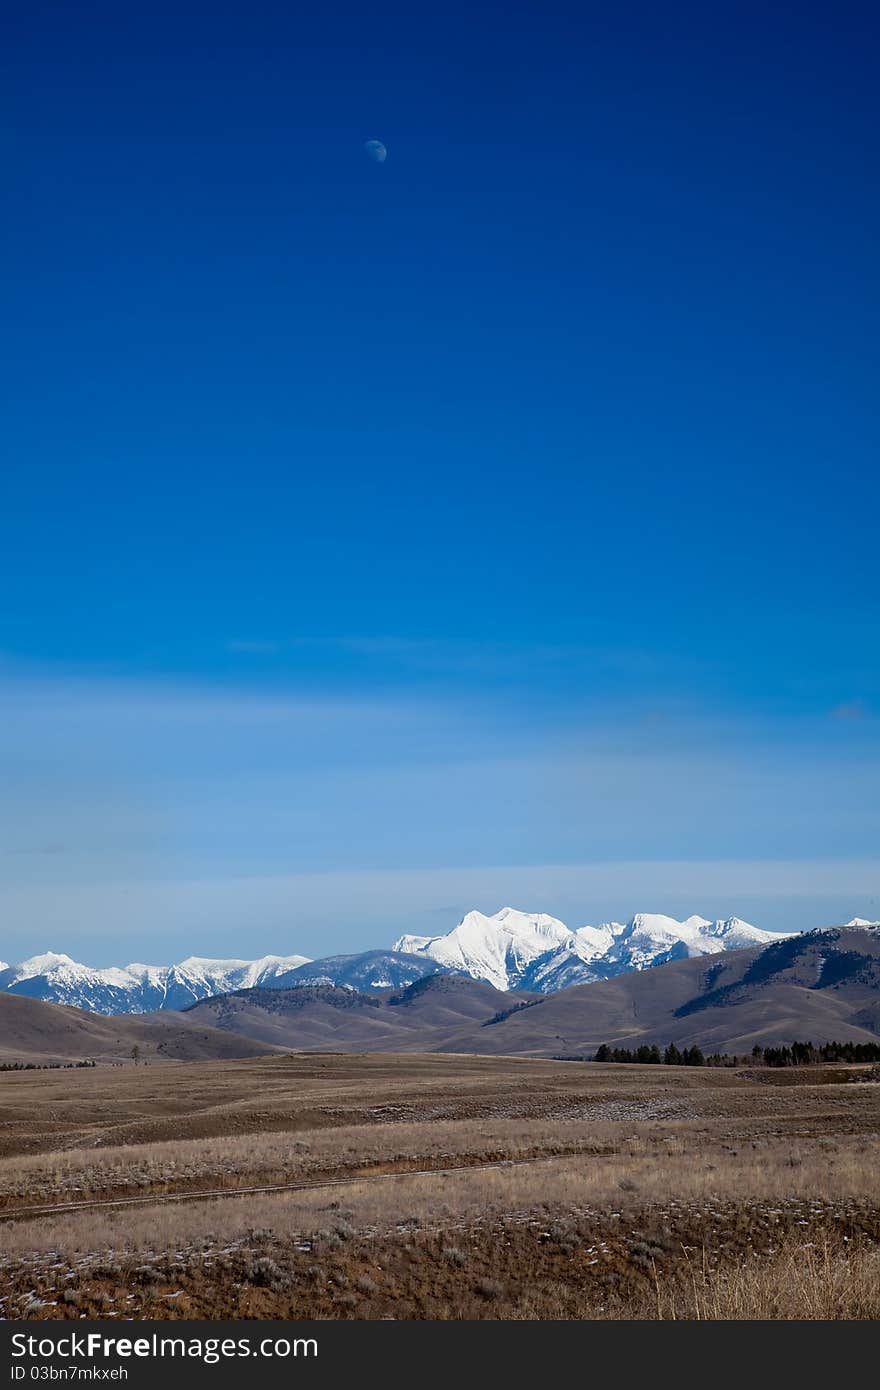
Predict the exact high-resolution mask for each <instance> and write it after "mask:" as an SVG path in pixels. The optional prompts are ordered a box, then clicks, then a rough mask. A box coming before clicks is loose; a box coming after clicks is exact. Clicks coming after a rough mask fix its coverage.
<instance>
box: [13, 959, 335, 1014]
mask: <svg viewBox="0 0 880 1390" xmlns="http://www.w3.org/2000/svg"><path fill="white" fill-rule="evenodd" d="M307 959H308V958H307V957H306V956H263V957H262V958H261V959H260V960H256V961H248V960H237V959H235V960H211V959H208V958H205V957H201V956H189V957H188V958H187V959H186V960H184V961H181V962H180V964H179V965H143V964H141V963H139V962H135V963H133V964H131V965H126V966H107V967H105V968H103V969H100V970H96V969H93V968H92V967H91V966H88V965H80V964H79V962H78V961H75V960H72V959H71V957H70V956H66V955H62V954H60V953H59V952H57V951H45V952H43V954H42V955H37V956H31V957H30V959H29V960H25V961H22V962H21V963H20V964H19V965H15V966H8V967H6V968H5V969H2V971H0V988H2V989H7V990H9V991H10V993H12V994H25V995H29V996H30V997H32V998H36V999H46V1000H48V1001H49V1002H51V1003H53V1004H69V1005H72V1006H73V1007H75V1008H79V1009H88V1010H91V1011H92V1012H95V1013H107V1014H120V1013H150V1012H152V1011H153V1010H155V1009H186V1008H188V1007H189V1006H190V1004H195V1003H197V1002H198V1000H200V999H206V998H208V997H209V996H211V995H215V994H225V993H228V992H229V991H230V990H234V989H250V988H252V987H253V986H254V985H257V984H264V983H267V982H268V981H270V980H272V979H274V978H275V977H276V976H278V975H283V974H284V973H285V972H287V971H289V970H294V969H296V967H297V966H300V965H304V964H306V962H307Z"/></svg>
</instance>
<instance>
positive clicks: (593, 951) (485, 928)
mask: <svg viewBox="0 0 880 1390" xmlns="http://www.w3.org/2000/svg"><path fill="white" fill-rule="evenodd" d="M780 939H781V937H780V935H779V934H778V933H776V932H768V931H762V930H761V929H760V928H759V927H753V926H752V925H751V924H750V923H749V922H743V921H741V920H740V918H738V917H729V918H727V919H726V920H719V921H715V922H710V921H709V919H708V918H706V917H687V918H686V919H685V920H684V921H683V922H679V921H677V920H676V919H675V918H674V917H663V916H660V915H658V914H656V913H648V912H638V913H636V915H635V917H632V918H630V920H629V921H628V922H603V923H602V924H601V925H600V926H598V927H578V928H577V929H576V930H574V931H573V930H571V928H569V927H567V926H566V925H565V923H564V922H560V921H559V920H558V919H557V918H555V917H548V916H547V915H546V913H543V912H517V911H516V909H515V908H512V907H503V908H502V909H501V911H500V912H496V913H495V914H494V916H491V917H487V916H485V915H484V914H483V913H482V912H469V913H468V914H467V916H466V917H463V918H462V920H461V921H460V922H459V924H458V926H457V927H456V928H455V929H454V930H453V931H451V932H449V933H448V934H447V935H446V936H434V937H427V936H402V937H401V938H400V939H399V940H398V941H396V942H395V950H397V951H407V952H409V953H410V954H412V955H424V956H430V958H431V959H432V960H435V961H439V962H440V963H441V964H442V965H445V966H447V968H449V969H451V970H457V971H459V972H462V973H464V974H466V975H471V976H472V977H473V978H474V979H476V980H487V981H488V982H489V984H492V985H494V986H495V988H496V989H505V990H510V989H529V990H538V991H539V992H540V993H542V994H550V993H553V992H554V991H555V990H558V989H566V988H567V987H568V986H569V985H582V984H587V983H589V982H590V981H592V980H607V979H609V978H610V977H611V976H612V975H621V974H623V972H624V971H627V970H644V969H646V968H647V967H648V966H652V965H662V964H664V963H665V962H666V961H669V960H680V959H682V958H683V957H686V956H702V955H715V954H717V953H718V952H719V951H735V950H737V949H738V948H739V947H742V946H766V945H769V944H770V943H771V942H773V941H779V940H780Z"/></svg>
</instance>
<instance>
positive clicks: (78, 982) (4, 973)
mask: <svg viewBox="0 0 880 1390" xmlns="http://www.w3.org/2000/svg"><path fill="white" fill-rule="evenodd" d="M848 925H850V926H852V927H854V928H855V927H865V926H869V925H871V924H870V923H869V921H868V919H866V918H854V919H853V920H852V922H851V923H850V924H848ZM790 935H792V934H790V933H785V934H783V933H774V932H767V931H764V930H762V929H761V928H759V927H755V926H752V924H751V923H748V922H744V921H743V920H742V919H740V918H738V917H729V918H723V919H722V918H719V919H716V920H715V921H711V920H710V919H709V918H706V917H700V916H696V915H694V916H690V917H687V918H685V919H684V920H682V921H678V920H677V919H675V918H673V917H668V916H664V915H662V914H659V913H643V912H642V913H636V914H635V915H634V916H633V917H631V918H630V919H629V921H628V922H625V923H623V922H606V923H602V924H600V925H599V926H595V927H594V926H582V927H577V928H574V929H572V928H569V927H568V926H566V924H565V923H564V922H562V921H560V919H559V918H556V917H552V916H550V915H549V914H548V913H528V912H522V911H520V910H518V909H516V908H511V907H505V908H501V909H500V910H499V911H498V912H496V913H494V914H493V915H491V916H488V915H486V914H484V913H481V912H478V911H476V910H474V911H471V912H468V913H466V914H465V915H464V917H463V918H462V919H461V921H460V922H459V923H458V925H457V926H456V927H454V928H453V929H452V930H451V931H449V932H447V933H445V934H443V935H438V936H416V935H410V934H406V935H404V936H401V937H399V938H398V940H397V941H396V942H395V944H394V947H393V948H392V949H390V950H383V949H379V950H371V951H363V952H359V953H354V954H350V955H337V956H326V957H322V958H321V959H319V960H316V961H312V960H309V958H308V957H306V956H303V955H289V956H279V955H265V956H261V957H259V958H258V959H256V960H244V959H240V958H238V957H233V958H229V959H225V958H219V959H214V958H211V957H204V956H187V957H186V958H185V959H183V960H182V961H180V962H178V963H177V964H175V965H169V966H163V965H145V964H142V963H131V964H129V965H126V966H106V967H101V968H94V967H91V966H86V965H82V964H80V963H79V962H77V961H75V960H73V959H72V958H71V957H70V956H68V955H65V954H64V953H62V952H56V951H47V952H43V953H42V954H38V955H34V956H31V957H29V958H28V959H27V960H25V961H22V962H19V964H17V965H9V966H2V967H0V994H2V993H3V992H7V993H10V994H16V995H22V996H25V997H29V998H34V999H41V1000H43V1001H44V1002H49V1003H56V1004H67V1005H70V1006H72V1007H75V1008H83V1009H86V1010H89V1011H91V1012H95V1013H101V1014H109V1015H118V1014H142V1013H151V1012H156V1011H164V1010H183V1009H188V1008H189V1007H190V1006H191V1005H192V1004H195V1003H198V1002H199V1001H200V1000H202V999H210V998H214V997H216V996H218V995H222V994H228V993H231V992H234V991H236V990H240V989H250V988H258V987H268V988H276V989H277V988H289V987H293V986H297V985H304V984H315V983H321V982H323V983H330V984H333V985H339V986H342V987H346V988H352V989H357V990H361V991H368V992H370V991H382V990H386V989H399V988H402V987H404V986H406V985H407V984H412V983H413V982H414V981H415V980H417V979H419V978H421V977H422V976H427V975H434V974H437V973H440V972H446V973H452V974H459V975H464V976H468V977H469V978H471V979H476V980H482V981H484V982H485V983H487V984H490V985H492V986H494V987H495V988H496V989H499V990H503V991H513V992H522V991H526V992H533V993H537V994H553V993H557V992H558V991H560V990H564V989H570V988H573V987H574V986H576V985H580V984H588V983H592V982H596V981H600V980H607V979H612V978H614V977H615V976H617V975H621V974H626V973H628V972H630V971H633V970H635V971H639V970H644V969H648V968H652V967H654V966H657V965H661V964H664V963H666V962H668V961H670V960H676V959H687V958H689V957H694V956H703V955H715V954H720V953H722V952H725V951H730V950H737V949H741V948H743V947H745V946H752V945H770V944H773V943H774V942H778V941H780V940H784V939H786V938H787V937H788V936H790Z"/></svg>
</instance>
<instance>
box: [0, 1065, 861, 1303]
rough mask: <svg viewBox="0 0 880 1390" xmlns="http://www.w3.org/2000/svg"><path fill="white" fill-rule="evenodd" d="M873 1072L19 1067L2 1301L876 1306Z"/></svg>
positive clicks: (0, 1148) (5, 1099)
mask: <svg viewBox="0 0 880 1390" xmlns="http://www.w3.org/2000/svg"><path fill="white" fill-rule="evenodd" d="M873 1077H874V1073H873V1072H872V1071H871V1069H870V1068H846V1067H833V1068H831V1067H829V1068H809V1069H804V1070H803V1071H793V1070H790V1071H786V1072H783V1073H779V1072H771V1071H764V1070H761V1069H751V1068H748V1069H742V1070H714V1069H711V1070H710V1069H706V1070H703V1069H698V1068H675V1067H663V1068H656V1067H639V1066H624V1065H619V1064H618V1065H607V1066H603V1065H597V1064H587V1065H584V1064H577V1063H560V1062H551V1061H540V1060H526V1059H509V1058H480V1057H455V1056H448V1055H420V1056H394V1057H387V1056H386V1057H382V1056H338V1055H332V1056H331V1055H323V1056H315V1055H312V1056H308V1055H303V1054H299V1055H292V1056H290V1057H287V1056H276V1057H271V1058H263V1059H259V1060H247V1061H226V1062H219V1063H193V1064H179V1065H172V1066H161V1067H160V1066H155V1067H143V1066H141V1067H134V1066H131V1067H128V1068H126V1069H120V1068H101V1067H98V1068H95V1069H94V1070H87V1071H81V1072H70V1071H67V1072H51V1071H50V1072H35V1073H7V1074H3V1075H2V1076H0V1247H2V1251H3V1254H2V1257H0V1259H2V1262H0V1298H2V1300H3V1301H2V1303H0V1313H2V1314H3V1315H5V1316H7V1317H9V1316H22V1315H27V1316H29V1317H50V1318H57V1317H79V1316H81V1315H82V1314H87V1315H92V1316H95V1315H100V1316H105V1317H107V1316H109V1317H114V1316H118V1317H126V1316H129V1317H130V1316H147V1317H155V1318H178V1317H219V1316H226V1317H305V1318H308V1317H316V1318H340V1317H342V1318H349V1317H369V1318H382V1317H394V1318H419V1317H432V1318H461V1317H471V1318H472V1317H480V1318H483V1317H492V1318H498V1317H500V1318H584V1317H588V1318H626V1317H652V1318H653V1317H662V1318H670V1317H701V1318H702V1317H733V1318H742V1317H767V1318H770V1317H787V1318H791V1317H801V1318H815V1317H832V1318H854V1317H877V1316H880V1163H878V1159H880V1103H878V1102H880V1084H878V1082H877V1080H876V1079H872V1078H873ZM247 1189H270V1190H257V1191H254V1190H250V1191H248V1190H247ZM272 1189H274V1190H272Z"/></svg>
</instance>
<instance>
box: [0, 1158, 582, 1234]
mask: <svg viewBox="0 0 880 1390" xmlns="http://www.w3.org/2000/svg"><path fill="white" fill-rule="evenodd" d="M558 1157H559V1155H558V1154H541V1155H539V1156H538V1157H536V1158H508V1159H500V1160H498V1161H496V1162H494V1163H458V1164H456V1165H454V1166H453V1167H451V1168H403V1169H401V1170H400V1171H399V1172H395V1173H367V1174H354V1175H353V1176H352V1177H349V1178H321V1179H319V1180H317V1181H315V1182H285V1183H273V1184H271V1185H268V1186H261V1187H216V1188H206V1189H204V1190H203V1191H200V1192H162V1193H154V1194H153V1195H152V1196H151V1195H149V1194H147V1195H145V1196H143V1197H105V1198H100V1199H98V1200H96V1201H93V1202H61V1203H54V1204H52V1205H46V1204H43V1205H40V1206H33V1207H7V1208H5V1209H4V1210H2V1211H0V1221H16V1220H20V1219H23V1218H26V1219H27V1220H29V1221H30V1220H36V1219H38V1218H39V1217H41V1216H63V1215H64V1214H65V1213H67V1212H78V1211H98V1210H101V1209H106V1208H112V1207H153V1206H160V1205H163V1204H164V1203H166V1202H207V1201H212V1200H215V1199H217V1198H221V1197H250V1196H256V1195H258V1194H265V1193H270V1194H271V1193H274V1192H315V1191H320V1189H321V1188H329V1187H353V1186H354V1185H355V1184H356V1183H358V1184H359V1183H374V1182H388V1181H390V1180H391V1179H394V1178H431V1177H433V1178H437V1177H441V1178H442V1177H451V1176H453V1175H454V1174H456V1173H479V1172H485V1171H486V1170H487V1169H492V1168H522V1167H525V1166H526V1165H528V1164H534V1163H549V1162H551V1161H552V1160H553V1159H554V1158H558Z"/></svg>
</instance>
